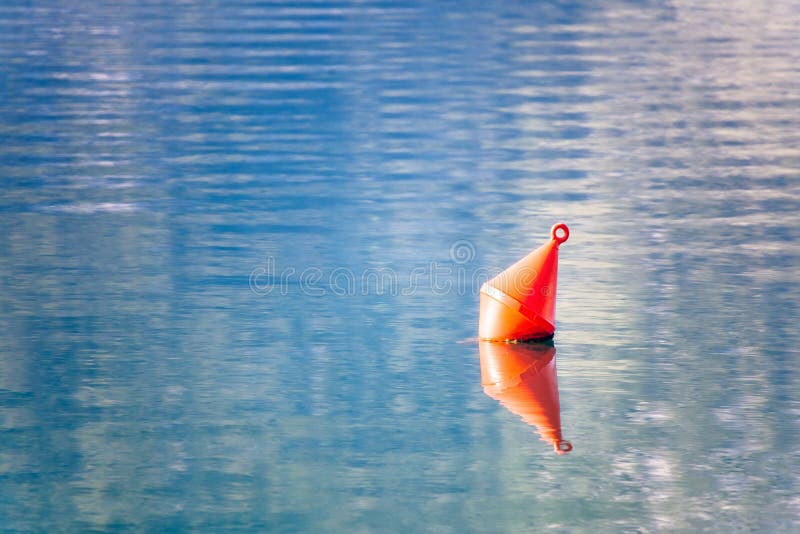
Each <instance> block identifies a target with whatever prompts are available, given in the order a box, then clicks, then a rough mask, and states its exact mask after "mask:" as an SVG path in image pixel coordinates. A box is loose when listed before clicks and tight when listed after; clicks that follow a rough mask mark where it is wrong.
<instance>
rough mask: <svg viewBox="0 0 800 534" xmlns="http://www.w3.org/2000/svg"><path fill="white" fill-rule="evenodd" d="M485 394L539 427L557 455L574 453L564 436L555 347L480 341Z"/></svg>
mask: <svg viewBox="0 0 800 534" xmlns="http://www.w3.org/2000/svg"><path fill="white" fill-rule="evenodd" d="M479 347H480V355H481V384H482V385H483V391H484V392H485V393H486V394H487V395H488V396H490V397H492V398H493V399H495V400H497V401H499V402H500V404H502V405H503V406H505V407H506V408H507V409H508V410H509V411H510V412H511V413H513V414H516V415H518V416H520V417H521V418H522V420H523V421H525V422H526V423H528V424H529V425H531V426H533V427H535V428H536V431H537V432H538V433H539V435H540V436H541V438H542V440H544V441H546V442H548V443H550V444H552V445H553V449H554V450H555V452H556V453H557V454H566V453H568V452H569V451H571V450H572V444H571V443H570V442H569V441H566V440H565V439H564V438H563V437H562V435H561V406H560V405H559V401H558V377H557V376H556V348H555V346H554V345H553V343H552V341H550V342H543V343H496V342H491V341H480V342H479Z"/></svg>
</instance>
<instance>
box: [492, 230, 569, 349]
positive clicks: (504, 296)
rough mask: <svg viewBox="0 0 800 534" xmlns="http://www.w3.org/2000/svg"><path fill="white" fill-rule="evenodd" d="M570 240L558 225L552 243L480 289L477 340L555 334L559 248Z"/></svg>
mask: <svg viewBox="0 0 800 534" xmlns="http://www.w3.org/2000/svg"><path fill="white" fill-rule="evenodd" d="M568 238H569V228H567V225H566V224H563V223H559V224H556V225H555V226H553V228H552V229H551V230H550V241H548V242H547V243H545V244H544V245H542V246H541V247H539V248H538V249H536V250H534V251H533V252H531V253H530V254H528V255H527V256H525V257H524V258H522V259H521V260H519V261H518V262H517V263H515V264H514V265H512V266H511V267H509V268H508V269H506V270H505V271H503V272H502V273H500V274H499V275H497V276H495V277H494V278H492V279H491V280H489V281H488V282H486V283H484V284H483V286H482V287H481V292H480V294H481V303H480V321H479V327H478V337H480V339H484V340H488V341H524V340H537V339H548V338H551V337H553V334H554V333H555V330H556V284H557V281H558V246H559V245H561V243H563V242H565V241H566V240H567V239H568Z"/></svg>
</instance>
